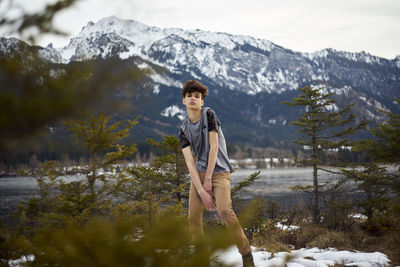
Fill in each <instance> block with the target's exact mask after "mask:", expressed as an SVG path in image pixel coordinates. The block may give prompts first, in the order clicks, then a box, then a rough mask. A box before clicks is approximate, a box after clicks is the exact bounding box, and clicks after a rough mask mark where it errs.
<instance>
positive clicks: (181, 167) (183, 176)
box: [147, 135, 190, 202]
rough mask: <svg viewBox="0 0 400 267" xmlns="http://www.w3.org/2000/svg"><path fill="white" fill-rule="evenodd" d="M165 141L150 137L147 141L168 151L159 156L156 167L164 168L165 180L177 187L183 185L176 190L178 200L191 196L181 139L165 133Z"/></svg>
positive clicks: (155, 163) (154, 164)
mask: <svg viewBox="0 0 400 267" xmlns="http://www.w3.org/2000/svg"><path fill="white" fill-rule="evenodd" d="M163 139H164V140H163V142H155V141H154V140H153V139H151V138H149V139H147V141H148V142H149V143H150V144H152V145H155V146H157V147H159V148H161V149H162V150H163V151H165V152H167V154H166V155H164V156H160V157H157V158H156V159H155V160H154V162H153V164H152V165H153V166H154V167H155V168H156V169H160V170H163V175H164V180H165V181H167V182H168V183H169V184H171V185H172V186H173V188H175V189H177V188H179V187H183V188H182V190H177V191H176V192H175V198H176V200H177V201H178V202H181V201H182V200H183V199H188V198H189V185H190V177H189V172H188V169H187V167H186V163H185V159H184V158H183V154H182V150H181V147H180V144H179V139H178V138H177V137H176V136H173V135H172V136H168V135H164V138H163Z"/></svg>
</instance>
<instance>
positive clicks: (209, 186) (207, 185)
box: [203, 178, 212, 195]
mask: <svg viewBox="0 0 400 267" xmlns="http://www.w3.org/2000/svg"><path fill="white" fill-rule="evenodd" d="M203 188H204V190H206V192H207V193H209V194H210V195H212V182H211V179H207V178H206V179H205V180H204V183H203Z"/></svg>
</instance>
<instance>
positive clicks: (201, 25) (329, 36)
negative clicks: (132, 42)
mask: <svg viewBox="0 0 400 267" xmlns="http://www.w3.org/2000/svg"><path fill="white" fill-rule="evenodd" d="M17 1H18V2H20V3H21V5H22V6H24V7H25V8H26V10H37V9H39V8H43V7H44V3H48V2H54V1H55V0H29V1H28V0H17ZM110 15H115V16H117V17H120V18H123V19H135V20H137V21H140V22H142V23H145V24H147V25H150V26H157V27H161V28H167V27H168V28H169V27H175V28H182V29H201V30H206V31H219V32H226V33H231V34H243V35H250V36H253V37H255V38H262V39H267V40H270V41H272V42H274V43H276V44H278V45H281V46H283V47H285V48H289V49H292V50H295V51H301V52H313V51H317V50H321V49H324V48H334V49H337V50H344V51H351V52H360V51H362V50H364V51H366V52H369V53H371V54H373V55H377V56H381V57H386V58H394V57H395V56H396V55H400V0H273V1H271V0H241V1H239V0H80V1H78V3H77V4H75V6H73V7H72V8H69V9H68V10H65V11H63V12H62V13H60V14H59V15H58V16H57V17H56V20H55V22H56V26H58V27H59V28H60V29H62V30H64V31H66V32H68V33H69V37H68V38H59V37H58V38H56V37H51V36H46V37H45V38H43V39H42V40H41V41H40V43H39V44H40V45H43V46H45V45H47V44H48V43H49V42H53V44H54V46H56V47H60V46H64V45H66V44H67V43H68V41H69V38H71V37H73V36H75V35H76V34H78V33H79V31H80V30H81V29H82V27H83V26H84V25H86V23H87V22H88V21H89V20H91V21H93V22H96V21H98V20H99V19H101V18H103V17H106V16H110Z"/></svg>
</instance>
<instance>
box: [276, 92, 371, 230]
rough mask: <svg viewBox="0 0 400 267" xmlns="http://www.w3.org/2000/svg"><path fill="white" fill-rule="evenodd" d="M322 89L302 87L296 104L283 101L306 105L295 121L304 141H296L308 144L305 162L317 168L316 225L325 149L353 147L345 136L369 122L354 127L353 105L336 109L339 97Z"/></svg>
mask: <svg viewBox="0 0 400 267" xmlns="http://www.w3.org/2000/svg"><path fill="white" fill-rule="evenodd" d="M322 89H323V88H312V87H311V86H306V87H304V88H299V90H300V91H301V92H302V94H300V95H299V96H298V97H297V98H293V102H292V103H290V102H283V103H282V104H286V105H289V106H303V107H305V111H306V112H305V113H304V114H303V115H302V116H301V117H298V119H297V120H296V121H293V122H292V123H291V124H292V125H296V126H298V127H299V130H298V131H299V132H300V133H302V135H303V138H302V139H301V140H295V141H293V142H294V143H296V144H298V145H301V146H303V147H307V148H309V149H310V151H311V156H310V158H307V159H304V160H302V161H301V163H302V164H304V165H306V166H312V167H313V203H312V213H313V222H314V223H316V224H317V223H319V221H320V218H319V217H320V215H319V214H320V205H319V197H320V194H319V190H320V185H319V184H318V170H322V168H321V167H320V165H321V162H322V161H321V159H322V157H323V153H324V151H327V150H333V149H338V148H340V147H343V146H350V144H351V143H350V141H349V140H348V139H344V137H346V136H348V135H350V134H353V133H354V132H356V131H357V130H359V129H361V128H363V127H365V125H366V123H365V122H361V123H359V124H358V125H356V126H354V127H352V126H347V125H349V124H351V123H353V122H354V120H355V115H354V114H353V113H351V112H350V108H351V106H352V105H348V106H346V107H344V108H343V109H342V110H338V111H334V109H333V107H334V104H335V100H334V99H331V98H330V97H331V96H332V95H333V93H323V92H322Z"/></svg>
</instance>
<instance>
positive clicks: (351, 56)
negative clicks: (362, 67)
mask: <svg viewBox="0 0 400 267" xmlns="http://www.w3.org/2000/svg"><path fill="white" fill-rule="evenodd" d="M333 53H334V54H336V55H340V56H341V57H344V58H347V59H348V60H351V61H363V62H365V63H368V64H372V63H378V64H382V59H383V58H381V57H377V56H373V55H371V54H369V53H367V52H365V51H361V52H358V53H356V52H347V51H339V50H335V49H332V48H326V49H323V50H319V51H316V52H313V53H303V55H304V56H306V57H307V58H309V59H311V60H314V59H317V58H326V57H328V55H329V54H333Z"/></svg>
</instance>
